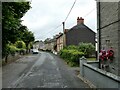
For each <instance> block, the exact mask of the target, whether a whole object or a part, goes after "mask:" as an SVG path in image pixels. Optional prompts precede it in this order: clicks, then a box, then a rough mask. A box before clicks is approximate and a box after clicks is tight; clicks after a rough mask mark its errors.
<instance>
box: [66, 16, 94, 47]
mask: <svg viewBox="0 0 120 90" xmlns="http://www.w3.org/2000/svg"><path fill="white" fill-rule="evenodd" d="M80 42H84V43H92V44H93V45H95V32H94V31H93V30H91V29H90V28H89V27H87V26H86V25H85V24H84V19H83V18H82V17H80V18H79V17H78V18H77V25H75V26H73V27H72V28H71V29H65V30H64V45H65V46H68V45H78V44H79V43H80Z"/></svg>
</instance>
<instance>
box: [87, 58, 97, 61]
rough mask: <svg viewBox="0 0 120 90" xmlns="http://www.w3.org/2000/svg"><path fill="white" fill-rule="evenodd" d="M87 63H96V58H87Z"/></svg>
mask: <svg viewBox="0 0 120 90" xmlns="http://www.w3.org/2000/svg"><path fill="white" fill-rule="evenodd" d="M87 60H88V61H96V58H87Z"/></svg>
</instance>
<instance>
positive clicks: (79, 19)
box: [77, 17, 84, 25]
mask: <svg viewBox="0 0 120 90" xmlns="http://www.w3.org/2000/svg"><path fill="white" fill-rule="evenodd" d="M78 24H84V19H83V18H82V17H80V18H79V17H78V18H77V25H78Z"/></svg>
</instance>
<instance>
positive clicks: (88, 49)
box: [78, 43, 95, 57]
mask: <svg viewBox="0 0 120 90" xmlns="http://www.w3.org/2000/svg"><path fill="white" fill-rule="evenodd" d="M78 50H79V51H80V52H83V53H84V54H85V56H86V57H89V56H90V55H92V54H93V53H95V46H94V45H93V44H91V43H80V44H79V46H78Z"/></svg>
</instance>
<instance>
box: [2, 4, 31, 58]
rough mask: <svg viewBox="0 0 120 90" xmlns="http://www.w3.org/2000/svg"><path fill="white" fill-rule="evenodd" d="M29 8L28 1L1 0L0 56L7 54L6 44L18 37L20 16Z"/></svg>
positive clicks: (13, 41)
mask: <svg viewBox="0 0 120 90" xmlns="http://www.w3.org/2000/svg"><path fill="white" fill-rule="evenodd" d="M29 9H30V3H29V2H2V58H3V57H5V56H7V55H8V53H7V52H8V49H7V44H8V43H15V42H16V41H17V40H18V39H19V38H18V36H20V35H21V33H20V32H19V30H20V29H19V28H20V27H21V26H22V25H21V18H22V17H23V16H24V14H25V13H26V12H27V11H28V10H29Z"/></svg>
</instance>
